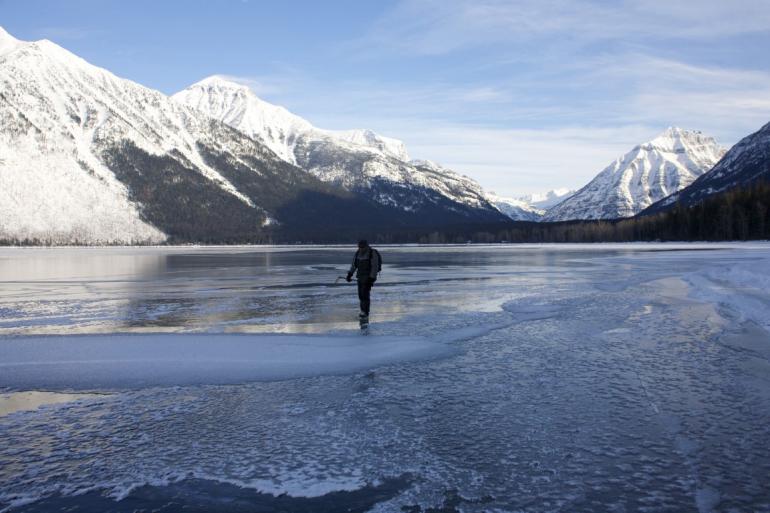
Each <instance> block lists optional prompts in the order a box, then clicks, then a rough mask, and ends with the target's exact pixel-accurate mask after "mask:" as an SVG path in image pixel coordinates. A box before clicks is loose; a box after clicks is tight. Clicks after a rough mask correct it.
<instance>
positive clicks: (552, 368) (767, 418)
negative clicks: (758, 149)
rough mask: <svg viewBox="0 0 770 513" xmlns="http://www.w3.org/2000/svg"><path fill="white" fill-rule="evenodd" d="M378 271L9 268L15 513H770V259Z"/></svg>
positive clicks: (428, 259) (293, 253)
mask: <svg viewBox="0 0 770 513" xmlns="http://www.w3.org/2000/svg"><path fill="white" fill-rule="evenodd" d="M379 249H380V251H381V253H382V255H383V260H384V264H385V265H384V270H383V274H382V276H381V278H380V280H378V282H377V284H376V285H375V287H374V289H373V292H372V297H373V306H372V316H371V320H372V326H371V333H370V335H369V336H368V337H364V336H361V335H359V334H358V333H357V331H358V330H357V320H356V314H357V298H356V293H355V287H354V286H352V285H349V284H346V283H340V284H337V285H335V283H334V281H335V278H337V276H340V275H344V273H345V271H346V269H347V267H348V266H349V263H350V261H351V259H352V256H353V248H337V247H316V248H305V247H292V248H280V247H274V248H247V247H233V248H108V249H96V248H94V249H78V248H61V249H42V248H40V249H19V248H5V249H0V439H2V441H3V443H2V444H0V511H5V510H10V511H99V512H101V511H107V510H110V511H134V510H136V509H146V510H151V509H153V508H160V507H162V506H164V507H166V508H167V509H166V510H168V511H175V510H180V509H182V508H185V511H254V510H257V511H303V512H304V511H307V512H319V511H362V512H363V511H375V512H391V511H393V512H401V511H410V512H412V511H414V512H419V511H463V512H475V511H479V512H480V511H511V512H513V511H526V512H546V511H563V512H576V511H581V512H582V511H586V512H599V511H628V512H630V511H672V512H687V511H693V512H707V511H720V512H732V511H770V335H768V332H769V330H770V245H769V244H766V243H758V244H726V245H672V244H665V245H650V244H635V245H566V246H562V245H546V246H512V245H499V246H459V247H380V248H379ZM62 335H65V336H62ZM431 508H438V509H437V510H433V509H431ZM441 508H443V509H441Z"/></svg>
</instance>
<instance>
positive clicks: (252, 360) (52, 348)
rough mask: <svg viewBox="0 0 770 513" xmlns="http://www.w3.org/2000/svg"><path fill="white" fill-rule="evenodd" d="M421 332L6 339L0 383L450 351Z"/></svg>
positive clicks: (77, 384) (344, 368)
mask: <svg viewBox="0 0 770 513" xmlns="http://www.w3.org/2000/svg"><path fill="white" fill-rule="evenodd" d="M456 351H457V350H456V349H455V348H452V347H450V346H448V345H447V344H445V343H441V342H437V341H435V340H428V339H425V338H420V337H395V336H370V337H366V338H363V337H361V336H359V335H336V336H313V335H290V336H287V335H232V334H149V335H98V336H96V335H91V336H89V335H86V336H51V337H19V338H9V339H6V340H3V341H2V344H0V362H1V363H0V387H8V388H11V389H16V390H26V389H47V390H57V389H66V390H95V389H100V390H103V389H126V388H144V387H152V386H175V385H197V384H231V383H244V382H250V381H272V380H282V379H289V378H297V377H306V376H317V375H326V374H347V373H353V372H358V371H362V370H367V369H370V368H372V367H377V366H380V365H386V364H390V363H395V362H403V361H415V360H429V359H434V358H440V357H445V356H449V355H451V354H454V353H455V352H456Z"/></svg>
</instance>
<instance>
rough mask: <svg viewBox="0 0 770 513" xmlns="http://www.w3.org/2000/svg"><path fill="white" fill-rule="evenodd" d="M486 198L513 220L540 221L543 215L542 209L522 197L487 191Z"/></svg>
mask: <svg viewBox="0 0 770 513" xmlns="http://www.w3.org/2000/svg"><path fill="white" fill-rule="evenodd" d="M487 199H489V201H490V202H491V203H492V204H493V205H494V206H495V207H496V208H497V209H498V210H499V211H500V212H502V213H503V214H505V215H506V216H507V217H509V218H510V219H513V220H514V221H540V219H542V217H543V215H545V210H544V209H541V208H537V207H534V206H532V205H531V204H530V203H529V202H527V201H526V200H524V199H519V198H509V197H505V196H498V195H497V194H495V193H494V192H488V193H487Z"/></svg>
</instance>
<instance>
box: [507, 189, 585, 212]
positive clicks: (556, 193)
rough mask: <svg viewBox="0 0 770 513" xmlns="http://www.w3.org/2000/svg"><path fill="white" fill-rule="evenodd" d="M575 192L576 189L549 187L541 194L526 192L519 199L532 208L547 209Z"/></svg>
mask: <svg viewBox="0 0 770 513" xmlns="http://www.w3.org/2000/svg"><path fill="white" fill-rule="evenodd" d="M575 192H577V191H575V190H572V189H567V188H566V187H562V188H559V189H551V190H550V191H548V192H545V193H541V194H527V195H525V196H521V197H520V198H519V201H523V202H525V203H526V204H527V205H530V206H532V207H534V208H538V209H543V210H548V209H549V208H553V207H555V206H556V205H558V204H559V203H561V202H562V201H564V200H566V199H567V198H569V197H570V196H572V195H573V194H575Z"/></svg>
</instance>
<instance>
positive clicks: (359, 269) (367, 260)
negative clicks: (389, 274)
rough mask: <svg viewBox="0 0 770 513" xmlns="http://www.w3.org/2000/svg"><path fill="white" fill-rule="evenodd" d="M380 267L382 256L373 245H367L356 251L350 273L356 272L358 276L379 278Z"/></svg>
mask: <svg viewBox="0 0 770 513" xmlns="http://www.w3.org/2000/svg"><path fill="white" fill-rule="evenodd" d="M379 269H380V256H379V255H378V254H377V252H376V251H374V250H373V249H372V248H371V247H365V248H363V249H359V250H358V251H356V256H355V257H354V258H353V263H352V264H351V266H350V271H349V272H350V274H353V273H356V278H358V279H359V280H360V279H361V278H371V279H373V280H376V279H377V272H378V271H379Z"/></svg>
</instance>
